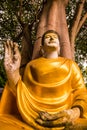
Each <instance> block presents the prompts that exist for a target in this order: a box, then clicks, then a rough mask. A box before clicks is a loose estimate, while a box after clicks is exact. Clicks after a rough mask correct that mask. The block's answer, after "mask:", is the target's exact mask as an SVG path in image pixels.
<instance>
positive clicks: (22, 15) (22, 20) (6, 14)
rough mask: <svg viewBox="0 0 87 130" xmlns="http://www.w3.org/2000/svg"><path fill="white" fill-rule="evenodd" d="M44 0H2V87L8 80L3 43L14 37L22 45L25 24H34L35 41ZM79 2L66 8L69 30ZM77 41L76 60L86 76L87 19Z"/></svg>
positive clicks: (86, 3)
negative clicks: (84, 63) (5, 70)
mask: <svg viewBox="0 0 87 130" xmlns="http://www.w3.org/2000/svg"><path fill="white" fill-rule="evenodd" d="M43 1H45V0H20V1H19V0H0V59H1V60H0V67H1V68H0V85H1V86H0V87H2V86H3V85H4V83H5V80H6V77H5V72H4V67H3V63H2V62H3V43H4V42H5V41H6V39H12V40H13V41H16V42H18V43H19V44H20V45H21V40H22V36H23V29H24V26H25V25H32V40H33V43H34V41H35V38H36V37H35V36H36V30H37V26H38V22H39V17H40V14H39V13H40V12H41V10H42V8H43ZM78 2H80V0H70V2H69V4H68V7H67V9H66V14H67V16H66V18H67V23H68V28H69V30H70V27H71V25H72V23H73V17H74V14H75V12H76V6H77V4H78ZM85 12H87V1H86V2H85V6H84V10H83V14H84V13H85ZM38 15H39V16H38ZM75 43H76V44H75V48H76V52H75V55H76V61H77V62H78V64H79V65H80V67H81V69H82V72H83V75H84V77H85V76H86V77H87V68H86V69H84V67H83V61H85V62H86V63H87V60H86V59H87V54H86V50H87V20H86V22H85V24H84V25H83V26H82V28H81V29H80V33H79V34H78V36H77V37H76V41H75ZM3 79H4V81H3ZM86 79H87V78H86Z"/></svg>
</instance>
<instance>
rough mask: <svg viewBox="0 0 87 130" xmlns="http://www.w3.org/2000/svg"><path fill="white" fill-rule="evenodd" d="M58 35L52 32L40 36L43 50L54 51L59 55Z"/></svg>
mask: <svg viewBox="0 0 87 130" xmlns="http://www.w3.org/2000/svg"><path fill="white" fill-rule="evenodd" d="M59 39H60V38H59V35H58V33H57V32H56V31H54V30H48V31H46V32H45V33H44V34H43V36H42V47H43V48H44V50H45V51H46V50H51V51H54V50H56V51H57V52H58V54H59V52H60V42H59Z"/></svg>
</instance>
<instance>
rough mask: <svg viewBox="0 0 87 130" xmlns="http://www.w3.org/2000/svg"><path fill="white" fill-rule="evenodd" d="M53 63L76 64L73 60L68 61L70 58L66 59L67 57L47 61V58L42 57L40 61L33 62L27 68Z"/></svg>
mask: <svg viewBox="0 0 87 130" xmlns="http://www.w3.org/2000/svg"><path fill="white" fill-rule="evenodd" d="M49 62H50V63H52V62H58V63H61V64H69V65H71V64H76V63H75V62H74V61H73V60H71V59H68V58H65V57H58V58H55V59H47V58H43V57H40V58H38V59H34V60H31V61H30V62H29V63H28V64H27V66H31V65H34V66H36V65H41V64H44V63H49Z"/></svg>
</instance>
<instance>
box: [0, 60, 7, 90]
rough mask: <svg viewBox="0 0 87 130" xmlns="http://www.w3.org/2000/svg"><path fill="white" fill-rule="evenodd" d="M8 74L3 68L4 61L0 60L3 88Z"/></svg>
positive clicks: (0, 82)
mask: <svg viewBox="0 0 87 130" xmlns="http://www.w3.org/2000/svg"><path fill="white" fill-rule="evenodd" d="M6 79H7V78H6V74H5V70H4V67H3V60H0V87H1V88H2V87H3V86H4V85H5V82H6Z"/></svg>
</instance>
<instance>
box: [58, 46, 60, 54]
mask: <svg viewBox="0 0 87 130" xmlns="http://www.w3.org/2000/svg"><path fill="white" fill-rule="evenodd" d="M58 55H60V46H59V47H58Z"/></svg>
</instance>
